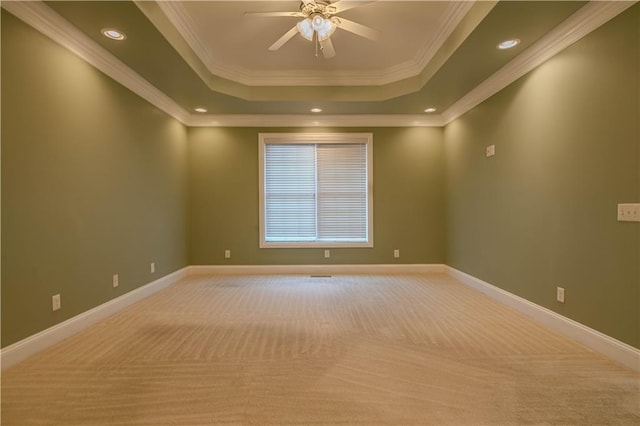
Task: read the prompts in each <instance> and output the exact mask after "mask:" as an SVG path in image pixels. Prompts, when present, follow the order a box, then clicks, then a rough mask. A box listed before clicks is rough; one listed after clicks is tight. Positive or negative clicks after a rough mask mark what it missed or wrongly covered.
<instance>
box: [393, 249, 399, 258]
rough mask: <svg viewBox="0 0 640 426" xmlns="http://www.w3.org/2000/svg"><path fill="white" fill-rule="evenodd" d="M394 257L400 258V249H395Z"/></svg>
mask: <svg viewBox="0 0 640 426" xmlns="http://www.w3.org/2000/svg"><path fill="white" fill-rule="evenodd" d="M393 257H395V258H396V259H397V258H399V257H400V250H398V249H395V250H394V251H393Z"/></svg>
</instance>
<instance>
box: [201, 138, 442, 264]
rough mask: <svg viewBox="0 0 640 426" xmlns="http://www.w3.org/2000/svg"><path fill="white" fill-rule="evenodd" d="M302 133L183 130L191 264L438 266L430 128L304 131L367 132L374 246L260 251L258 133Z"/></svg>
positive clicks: (435, 160) (438, 160) (437, 177)
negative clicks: (185, 133)
mask: <svg viewBox="0 0 640 426" xmlns="http://www.w3.org/2000/svg"><path fill="white" fill-rule="evenodd" d="M301 131H305V129H291V128H289V129H273V128H266V129H256V128H191V129H189V164H190V177H189V188H190V194H189V200H190V202H189V218H190V221H189V262H190V263H191V264H193V265H209V264H216V265H217V264H238V265H263V264H290V265H294V264H368V263H383V264H387V263H388V264H392V263H407V264H411V263H442V262H443V260H444V198H443V197H444V186H443V182H444V169H443V166H444V158H443V154H444V147H443V144H442V129H436V128H374V129H355V128H348V129H344V128H341V129H311V130H308V129H307V130H306V131H313V132H323V131H339V132H372V133H373V204H374V207H373V222H374V231H373V232H374V235H373V238H374V247H373V248H358V249H347V248H339V249H337V248H333V249H331V258H329V259H325V258H324V256H323V249H318V248H304V249H274V248H269V249H261V248H259V227H258V215H259V209H258V133H260V132H301ZM225 249H229V250H231V259H225V258H224V250H225ZM394 249H399V250H400V258H399V259H394V258H393V250H394Z"/></svg>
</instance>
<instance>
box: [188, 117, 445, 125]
mask: <svg viewBox="0 0 640 426" xmlns="http://www.w3.org/2000/svg"><path fill="white" fill-rule="evenodd" d="M186 124H187V125H188V126H190V127H442V126H443V125H444V119H443V118H442V117H441V116H439V115H430V116H425V115H424V114H410V115H401V114H347V115H317V114H313V115H310V114H288V115H285V114H280V115H279V114H246V115H242V114H221V115H214V114H211V115H199V116H191V118H190V119H189V120H188V122H187V123H186Z"/></svg>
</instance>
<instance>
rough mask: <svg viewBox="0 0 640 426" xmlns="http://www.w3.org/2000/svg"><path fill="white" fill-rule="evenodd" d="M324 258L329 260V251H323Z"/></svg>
mask: <svg viewBox="0 0 640 426" xmlns="http://www.w3.org/2000/svg"><path fill="white" fill-rule="evenodd" d="M324 257H325V258H329V257H331V252H330V251H329V250H325V251H324Z"/></svg>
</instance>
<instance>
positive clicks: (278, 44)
mask: <svg viewBox="0 0 640 426" xmlns="http://www.w3.org/2000/svg"><path fill="white" fill-rule="evenodd" d="M296 34H298V27H297V26H296V25H294V26H293V28H291V29H290V30H289V31H287V32H286V33H285V34H284V35H283V36H282V37H280V38H279V39H278V40H277V41H276V42H275V43H273V44H272V45H271V46H269V50H278V49H280V48H281V47H282V46H283V45H284V44H285V43H286V42H288V41H289V40H291V39H292V38H293V37H294V36H295V35H296Z"/></svg>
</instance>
